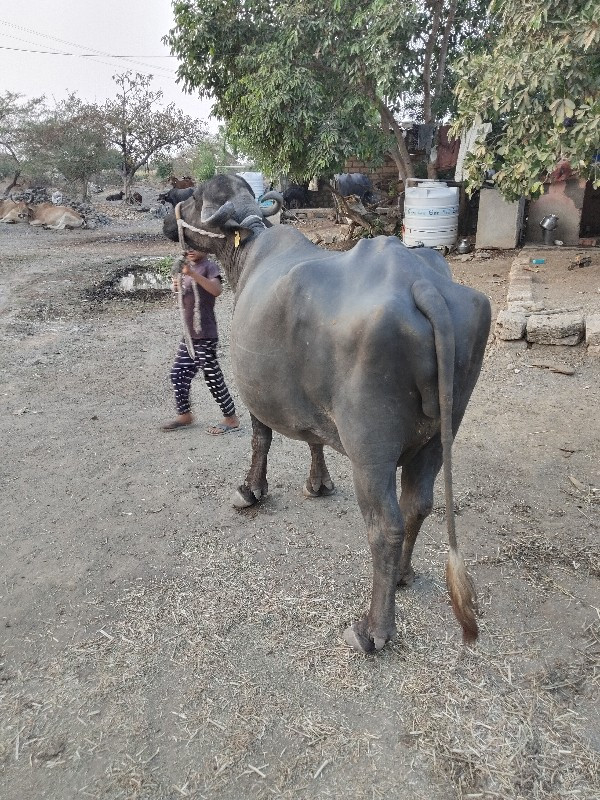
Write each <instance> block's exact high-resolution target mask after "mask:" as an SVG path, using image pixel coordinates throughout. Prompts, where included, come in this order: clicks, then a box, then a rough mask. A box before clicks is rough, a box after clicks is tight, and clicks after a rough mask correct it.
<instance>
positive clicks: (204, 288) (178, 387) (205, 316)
mask: <svg viewBox="0 0 600 800" xmlns="http://www.w3.org/2000/svg"><path fill="white" fill-rule="evenodd" d="M181 272H182V275H183V277H182V280H181V291H182V300H183V309H184V315H185V324H186V326H187V329H188V331H189V332H190V336H191V337H192V341H193V344H194V353H195V358H193V359H192V358H191V357H190V355H189V353H188V351H187V347H186V345H185V340H184V339H182V340H181V342H180V343H179V349H178V351H177V356H176V358H175V362H174V364H173V366H172V368H171V384H172V385H173V390H174V392H175V405H176V406H177V417H176V418H175V419H174V420H173V421H172V422H167V423H166V424H165V425H163V426H162V430H163V431H174V430H177V429H178V428H183V427H186V426H187V425H191V424H192V422H193V421H194V417H193V415H192V412H191V406H190V388H191V383H192V378H193V377H194V376H195V375H196V373H197V372H198V370H199V369H200V370H202V372H203V374H204V380H205V381H206V385H207V386H208V388H209V390H210V393H211V394H212V396H213V397H214V398H215V400H216V401H217V403H218V404H219V406H220V408H221V411H222V413H223V421H222V422H219V423H217V424H216V425H214V426H212V427H210V428H208V429H207V431H206V432H207V433H210V434H213V435H215V436H218V435H220V434H224V433H229V432H230V431H235V430H239V427H240V423H239V420H238V418H237V416H236V413H235V405H234V402H233V399H232V397H231V395H230V394H229V391H228V389H227V386H226V385H225V379H224V378H223V373H222V372H221V367H220V366H219V362H218V361H217V343H218V335H219V334H218V331H217V320H216V317H215V299H216V298H217V297H218V296H219V295H220V294H221V292H222V291H223V285H222V279H221V273H220V271H219V267H218V265H217V264H215V262H214V261H211V260H210V259H209V258H207V256H206V253H203V252H200V251H198V250H188V251H187V253H186V258H185V262H184V264H183V266H182V268H181ZM194 282H195V283H196V284H197V285H198V294H199V301H200V315H199V319H198V318H196V319H194V291H193V283H194Z"/></svg>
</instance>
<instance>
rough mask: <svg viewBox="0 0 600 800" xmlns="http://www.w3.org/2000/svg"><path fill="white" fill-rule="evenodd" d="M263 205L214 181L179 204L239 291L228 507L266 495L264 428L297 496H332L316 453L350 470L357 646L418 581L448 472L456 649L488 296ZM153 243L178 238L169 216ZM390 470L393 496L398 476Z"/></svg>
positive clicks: (437, 261)
mask: <svg viewBox="0 0 600 800" xmlns="http://www.w3.org/2000/svg"><path fill="white" fill-rule="evenodd" d="M270 199H273V200H275V203H274V204H273V206H272V207H270V208H269V209H268V210H267V209H266V208H264V207H261V206H260V205H259V204H258V203H257V202H256V200H255V199H254V196H253V194H252V191H251V190H250V188H249V186H248V184H247V183H246V182H245V181H244V180H243V179H242V178H239V177H237V176H233V175H217V176H216V177H214V178H212V179H211V180H209V181H206V182H204V183H203V184H201V185H200V186H199V187H198V188H197V189H196V192H195V193H194V195H193V197H191V198H189V199H188V200H186V201H185V202H184V203H182V205H181V206H180V213H181V219H182V221H184V222H186V223H187V224H188V225H189V226H192V227H191V228H189V227H188V228H184V227H182V228H181V232H182V235H183V236H184V239H185V242H186V244H187V246H188V247H193V248H195V249H197V250H203V251H208V252H211V253H214V254H215V256H216V257H217V258H218V259H219V261H220V263H221V264H222V266H223V269H224V270H225V272H226V274H227V278H228V280H229V283H230V285H231V287H232V288H233V290H234V292H235V303H234V312H233V319H232V324H231V340H230V353H231V362H232V366H233V374H234V376H235V380H236V384H237V387H238V390H239V393H240V396H241V398H242V400H243V402H244V404H245V405H246V408H247V409H248V411H249V413H250V418H251V420H252V461H251V464H250V468H249V471H248V473H247V475H246V479H245V481H244V483H243V484H242V485H240V486H239V487H238V488H237V490H236V492H235V494H234V499H233V503H234V505H235V506H236V507H238V508H245V507H248V506H251V505H253V504H254V503H256V502H257V501H258V500H260V499H261V498H262V497H264V496H265V495H266V494H267V491H268V483H267V457H268V453H269V448H270V446H271V441H272V435H273V431H274V430H275V431H277V432H278V433H280V434H283V435H284V436H288V437H290V438H292V439H298V440H300V441H304V442H306V443H307V444H308V446H309V449H310V453H311V466H310V472H309V475H308V478H307V480H306V483H305V485H304V494H305V495H306V496H307V497H319V496H322V495H329V494H331V493H332V491H333V482H332V480H331V477H330V475H329V472H328V469H327V465H326V462H325V455H324V452H323V448H324V446H325V445H328V446H329V447H332V448H333V449H334V450H337V451H338V452H339V453H342V454H343V455H346V456H347V457H348V458H349V459H350V462H351V464H352V473H353V478H354V486H355V491H356V495H357V499H358V505H359V507H360V510H361V512H362V515H363V518H364V521H365V524H366V527H367V534H368V541H369V545H370V548H371V555H372V561H373V585H372V594H371V604H370V609H369V611H368V612H367V613H366V614H365V615H364V617H362V619H360V620H358V621H357V622H355V623H354V624H353V625H351V626H350V627H349V628H347V630H346V632H345V634H344V638H345V640H346V642H347V643H348V644H349V645H351V646H352V647H353V648H354V649H356V650H358V651H360V652H364V653H371V652H374V651H375V650H380V649H381V648H382V647H383V646H384V645H385V643H386V642H387V641H389V640H390V639H392V638H393V637H394V636H395V633H396V623H395V592H396V587H397V586H400V585H408V584H410V583H411V582H412V580H413V578H414V572H413V568H412V565H411V558H412V552H413V547H414V545H415V541H416V539H417V536H418V533H419V530H420V528H421V525H422V524H423V522H424V520H425V519H426V517H427V516H428V515H429V514H430V513H431V510H432V508H433V487H434V482H435V479H436V477H437V475H438V473H439V471H440V469H441V467H442V464H443V467H444V470H443V475H444V489H445V498H446V525H447V533H448V541H449V546H450V551H449V557H448V562H447V567H446V583H447V586H448V591H449V594H450V598H451V600H452V606H453V609H454V613H455V615H456V617H457V619H458V621H459V622H460V624H461V626H462V629H463V637H464V639H465V641H473V640H474V639H476V638H477V633H478V629H477V621H476V598H475V591H474V586H473V583H472V581H471V578H470V576H469V575H468V573H467V570H466V567H465V564H464V562H463V559H462V557H461V556H460V553H459V550H458V544H457V539H456V531H455V527H454V526H455V520H454V500H453V492H452V468H451V451H452V445H453V439H454V435H455V434H456V432H457V430H458V428H459V425H460V423H461V420H462V418H463V415H464V413H465V410H466V407H467V403H468V401H469V398H470V396H471V393H472V391H473V388H474V386H475V384H476V382H477V378H478V375H479V372H480V369H481V364H482V361H483V356H484V352H485V347H486V343H487V338H488V332H489V327H490V317H491V309H490V302H489V300H488V298H487V297H486V296H485V295H484V294H482V293H480V292H477V291H476V290H474V289H472V288H471V287H469V286H463V285H461V284H458V283H455V282H454V281H453V280H452V276H451V273H450V268H449V266H448V264H447V262H446V260H445V259H444V258H443V256H442V255H441V254H440V253H438V252H436V251H435V250H432V249H429V248H420V249H410V248H408V247H406V246H405V245H403V244H402V242H400V241H399V240H398V239H397V238H396V237H394V236H376V237H375V238H373V239H362V240H361V241H359V242H358V243H357V244H356V245H355V247H354V248H353V249H352V250H349V251H347V252H331V251H324V250H322V249H321V248H319V247H318V246H317V245H315V244H313V243H312V242H310V241H309V240H308V239H307V238H306V237H305V236H304V235H303V234H302V233H301V232H300V231H299V230H296V229H295V228H293V227H292V226H290V225H273V226H271V225H270V223H269V220H268V219H267V220H264V219H263V217H266V216H271V215H273V214H275V213H277V212H278V211H279V210H280V208H281V201H282V198H281V195H277V194H276V193H275V192H268V193H267V194H266V195H265V196H264V197H263V200H270ZM163 230H164V232H165V234H166V235H167V236H168V237H169V238H170V239H172V240H173V241H178V238H179V224H178V222H177V220H176V219H175V214H169V216H168V217H167V218H166V219H165V222H164V225H163ZM399 469H401V471H402V475H401V491H400V497H399V498H398V493H397V485H396V484H397V473H398V470H399Z"/></svg>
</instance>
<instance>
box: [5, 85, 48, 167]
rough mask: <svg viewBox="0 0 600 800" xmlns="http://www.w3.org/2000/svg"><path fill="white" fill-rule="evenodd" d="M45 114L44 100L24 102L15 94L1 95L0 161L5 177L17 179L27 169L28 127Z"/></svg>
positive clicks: (37, 98)
mask: <svg viewBox="0 0 600 800" xmlns="http://www.w3.org/2000/svg"><path fill="white" fill-rule="evenodd" d="M44 112H45V106H44V98H43V97H34V98H32V99H30V100H24V99H23V98H22V95H20V94H16V93H15V92H3V93H2V94H0V161H1V164H2V167H1V169H2V172H3V175H11V174H12V175H13V176H14V177H15V178H16V177H17V176H18V175H19V174H20V172H21V171H22V170H23V169H24V168H25V167H26V153H25V147H24V144H25V142H26V140H27V130H28V127H29V126H30V125H32V124H34V123H35V122H36V121H37V120H38V119H39V118H40V116H41V115H42V114H43V113H44Z"/></svg>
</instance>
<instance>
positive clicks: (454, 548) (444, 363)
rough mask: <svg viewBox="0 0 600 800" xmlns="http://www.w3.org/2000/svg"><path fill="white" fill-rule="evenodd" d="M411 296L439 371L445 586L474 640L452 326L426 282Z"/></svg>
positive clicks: (465, 630) (442, 304)
mask: <svg viewBox="0 0 600 800" xmlns="http://www.w3.org/2000/svg"><path fill="white" fill-rule="evenodd" d="M412 294H413V297H414V301H415V304H416V306H417V308H418V309H419V311H420V312H421V313H422V314H423V315H424V316H425V317H427V319H428V320H429V322H430V324H431V327H432V328H433V335H434V344H435V352H436V359H437V370H438V396H439V403H440V429H441V439H442V456H443V460H444V492H445V502H446V525H447V529H448V542H449V544H450V552H449V555H448V562H447V564H446V586H447V587H448V593H449V594H450V600H451V601H452V609H453V611H454V615H455V616H456V619H457V620H458V621H459V623H460V624H461V626H462V629H463V641H465V642H474V641H475V640H476V639H477V635H478V632H479V631H478V628H477V620H476V615H477V596H476V593H475V586H474V584H473V580H472V578H471V576H470V575H469V573H468V572H467V569H466V567H465V563H464V561H463V559H462V556H461V555H460V552H459V550H458V542H457V540H456V525H455V519H454V496H453V491H452V443H453V441H454V437H453V434H452V400H453V394H454V359H455V342H454V325H453V323H452V318H451V316H450V312H449V310H448V306H447V305H446V301H445V299H444V298H443V297H442V295H441V294H440V293H439V291H438V290H437V289H436V288H435V286H434V285H433V284H432V283H430V282H429V281H427V280H424V279H421V280H417V281H415V283H414V284H413V285H412Z"/></svg>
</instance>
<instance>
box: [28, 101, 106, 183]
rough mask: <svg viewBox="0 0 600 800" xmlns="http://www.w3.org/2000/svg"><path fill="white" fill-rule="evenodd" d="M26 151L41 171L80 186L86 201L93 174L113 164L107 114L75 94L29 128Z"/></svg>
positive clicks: (30, 159) (31, 161) (33, 163)
mask: <svg viewBox="0 0 600 800" xmlns="http://www.w3.org/2000/svg"><path fill="white" fill-rule="evenodd" d="M24 149H25V152H26V153H27V156H28V161H29V163H30V165H35V167H36V169H37V171H38V172H40V171H41V172H47V173H48V174H50V175H52V174H53V173H56V172H59V173H60V174H61V175H63V176H64V177H65V178H66V180H67V181H69V182H74V183H79V184H80V185H81V188H82V197H83V198H84V199H85V198H86V197H87V189H88V183H89V181H90V179H91V177H92V175H94V174H95V173H96V172H99V171H100V170H102V169H105V168H106V167H108V166H109V163H110V157H111V154H110V152H109V149H108V134H107V129H106V125H105V121H104V116H103V111H102V109H101V108H100V107H99V106H96V105H94V104H92V103H85V102H83V101H82V100H80V99H79V98H78V97H77V96H76V95H75V94H71V95H69V97H68V98H67V99H66V100H63V101H61V102H59V103H57V104H56V106H55V108H54V109H53V110H52V111H49V112H47V113H45V114H44V116H43V117H42V118H41V119H40V120H38V121H37V122H35V123H32V124H31V125H30V126H29V129H28V133H27V138H26V141H25V143H24Z"/></svg>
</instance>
